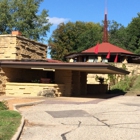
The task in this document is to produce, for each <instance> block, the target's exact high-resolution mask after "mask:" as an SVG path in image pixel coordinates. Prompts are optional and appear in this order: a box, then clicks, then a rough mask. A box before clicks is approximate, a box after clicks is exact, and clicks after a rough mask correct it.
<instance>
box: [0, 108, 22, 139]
mask: <svg viewBox="0 0 140 140" xmlns="http://www.w3.org/2000/svg"><path fill="white" fill-rule="evenodd" d="M20 121H21V115H20V114H19V113H18V112H16V111H12V110H0V140H10V139H11V138H12V136H13V135H14V134H15V133H16V131H17V128H18V127H19V125H20Z"/></svg>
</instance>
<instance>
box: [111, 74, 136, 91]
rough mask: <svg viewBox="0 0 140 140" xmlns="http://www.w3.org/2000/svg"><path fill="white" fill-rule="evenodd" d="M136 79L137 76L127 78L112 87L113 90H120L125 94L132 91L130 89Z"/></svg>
mask: <svg viewBox="0 0 140 140" xmlns="http://www.w3.org/2000/svg"><path fill="white" fill-rule="evenodd" d="M136 78H137V77H136V76H131V77H128V76H125V77H124V79H122V80H121V81H120V82H118V83H117V84H115V85H113V86H112V87H111V90H115V89H119V90H122V91H123V92H126V91H128V90H130V88H131V87H132V86H133V84H134V81H135V79H136Z"/></svg>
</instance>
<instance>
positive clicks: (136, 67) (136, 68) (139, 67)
mask: <svg viewBox="0 0 140 140" xmlns="http://www.w3.org/2000/svg"><path fill="white" fill-rule="evenodd" d="M125 65H126V68H127V71H129V72H130V74H129V75H132V74H134V75H140V64H134V63H125ZM115 66H116V67H118V68H121V67H122V63H116V64H115ZM96 75H98V76H101V77H104V78H108V75H107V74H88V75H87V83H88V84H97V83H99V82H97V81H96V80H95V77H96ZM108 82H109V81H108Z"/></svg>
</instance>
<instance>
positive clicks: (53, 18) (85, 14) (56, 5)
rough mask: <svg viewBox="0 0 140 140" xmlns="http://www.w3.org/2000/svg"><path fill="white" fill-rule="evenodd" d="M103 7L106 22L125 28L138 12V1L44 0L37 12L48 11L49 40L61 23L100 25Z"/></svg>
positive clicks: (139, 4) (139, 10) (139, 9)
mask: <svg viewBox="0 0 140 140" xmlns="http://www.w3.org/2000/svg"><path fill="white" fill-rule="evenodd" d="M105 7H107V13H108V20H115V21H117V22H118V23H121V24H122V25H123V26H125V27H126V26H127V25H128V24H129V23H130V22H131V21H132V18H134V17H137V13H138V12H140V0H44V1H43V2H42V3H41V5H40V9H39V10H40V11H41V10H43V9H46V10H48V15H49V17H48V19H49V22H50V23H52V24H53V26H51V28H50V32H49V33H47V36H48V38H49V37H50V36H51V34H52V32H53V31H54V30H55V29H56V28H57V25H59V24H60V23H62V22H65V23H67V22H68V21H71V22H76V21H83V22H94V23H101V22H102V20H103V19H104V12H105ZM48 38H47V39H48ZM48 57H50V55H48Z"/></svg>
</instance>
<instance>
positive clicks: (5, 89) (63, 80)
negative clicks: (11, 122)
mask: <svg viewBox="0 0 140 140" xmlns="http://www.w3.org/2000/svg"><path fill="white" fill-rule="evenodd" d="M46 52H47V45H45V44H42V43H39V42H36V41H33V40H30V39H27V38H25V37H23V36H21V33H19V32H18V31H16V32H15V31H14V32H12V34H10V35H0V53H1V55H0V94H6V95H10V96H28V97H29V96H37V93H38V92H40V91H42V90H45V89H48V88H55V90H56V95H57V96H87V95H88V92H89V91H90V90H91V88H92V92H95V93H96V94H97V92H98V93H106V92H107V85H103V84H100V85H99V84H98V85H95V86H96V87H95V86H94V90H93V86H92V87H91V86H90V85H89V86H88V85H87V73H100V74H106V73H111V74H129V72H128V71H126V70H123V69H119V68H117V67H114V66H111V65H109V64H104V63H86V62H81V63H62V62H60V61H57V60H49V59H46V55H47V53H46ZM97 89H98V90H97Z"/></svg>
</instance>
